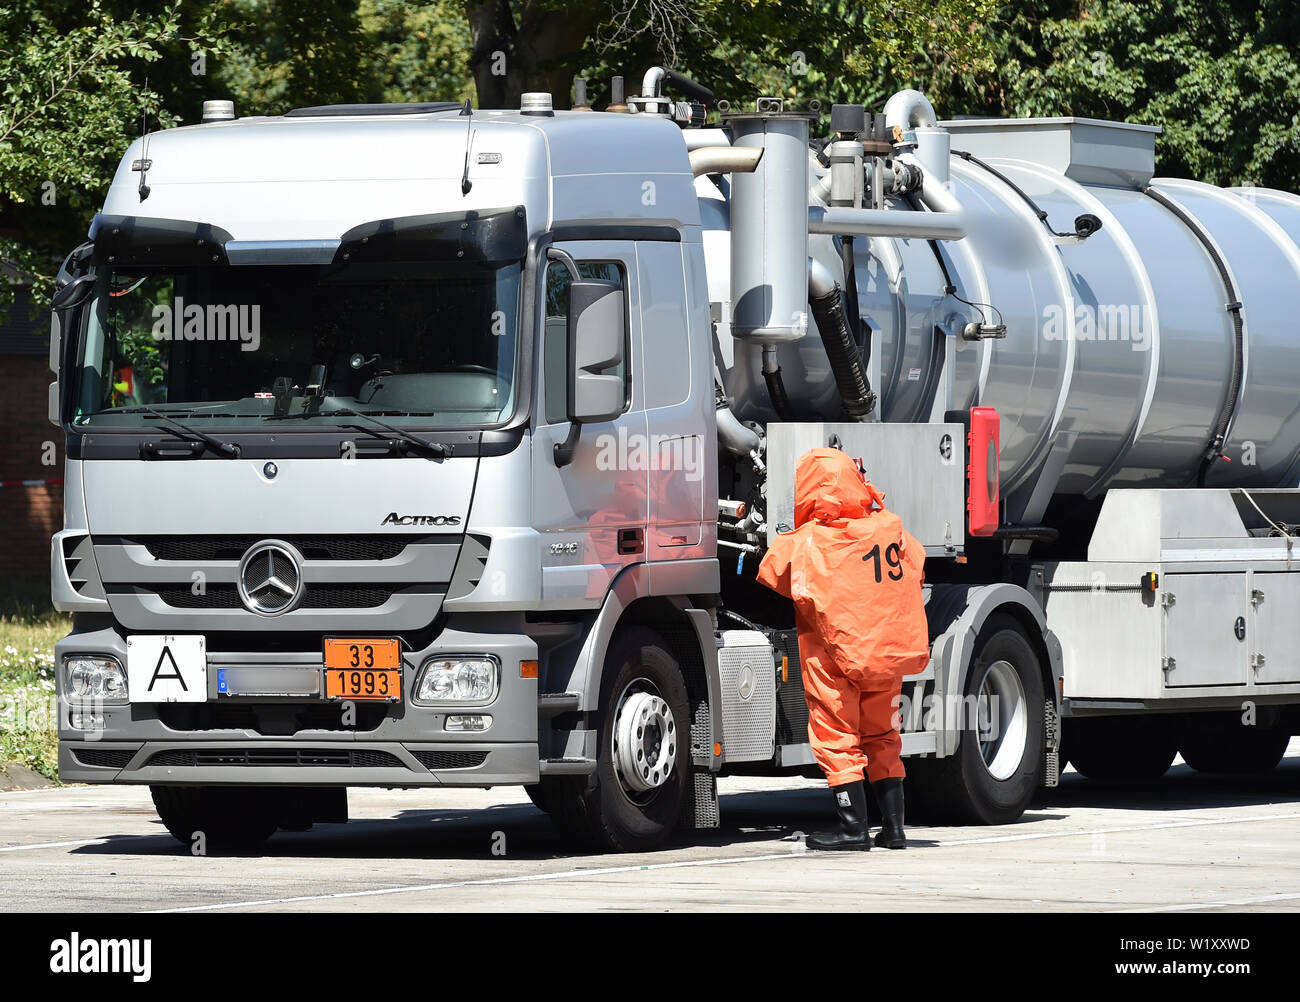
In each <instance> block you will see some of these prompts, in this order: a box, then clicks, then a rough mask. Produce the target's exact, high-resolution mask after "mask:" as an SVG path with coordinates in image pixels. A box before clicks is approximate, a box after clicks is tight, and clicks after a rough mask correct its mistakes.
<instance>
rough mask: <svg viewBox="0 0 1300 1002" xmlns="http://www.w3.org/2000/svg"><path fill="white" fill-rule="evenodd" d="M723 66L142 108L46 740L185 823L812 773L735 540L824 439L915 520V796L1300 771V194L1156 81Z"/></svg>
mask: <svg viewBox="0 0 1300 1002" xmlns="http://www.w3.org/2000/svg"><path fill="white" fill-rule="evenodd" d="M577 103H578V104H585V101H579V102H577ZM713 103H714V102H713V100H712V95H711V94H710V93H709V92H708V91H707V90H706V89H705V88H703V87H701V86H699V85H698V84H695V83H693V82H691V81H689V80H686V79H685V78H682V77H680V76H678V75H676V74H674V73H671V72H669V71H665V70H662V69H660V68H654V69H652V70H650V71H649V72H648V73H647V74H646V75H645V79H644V81H643V83H642V85H641V93H640V94H639V95H637V96H635V97H631V98H629V100H628V102H627V105H628V113H617V114H614V113H597V112H591V111H583V110H576V111H556V110H553V108H552V101H551V97H550V96H549V95H546V94H526V95H525V96H524V99H523V102H522V106H521V107H520V109H519V110H518V111H487V110H473V111H471V110H470V109H469V108H468V107H465V108H462V107H459V106H456V105H444V104H416V105H381V106H370V105H351V106H330V107H318V108H303V109H299V110H297V111H293V112H290V113H288V114H286V115H284V116H282V117H274V118H265V117H256V118H244V119H237V118H236V117H235V114H234V110H233V108H232V107H231V106H230V104H229V102H209V104H208V105H207V106H205V114H204V121H203V123H202V124H200V125H197V126H193V127H189V128H178V129H172V130H167V131H164V132H160V133H157V134H153V135H149V136H146V137H144V138H143V139H142V140H141V141H140V142H137V143H135V144H134V145H133V146H132V147H131V148H130V149H129V150H128V151H127V153H126V156H125V157H124V159H123V160H122V164H121V166H120V168H119V170H118V172H117V175H116V177H115V179H114V181H113V184H112V187H111V189H110V191H109V193H108V196H107V198H106V200H105V203H104V206H103V210H102V212H101V213H100V214H98V215H97V216H96V217H95V219H94V222H93V224H92V226H91V229H90V234H89V236H90V239H89V241H88V242H87V243H85V244H83V245H82V246H81V247H79V248H77V249H76V250H75V251H73V252H72V253H71V254H70V255H69V257H68V259H67V261H66V263H65V265H64V267H63V269H62V272H61V274H60V278H59V283H60V290H59V292H58V293H57V295H56V297H55V300H54V303H53V326H52V334H51V354H50V363H51V368H52V369H53V370H54V371H55V372H56V373H57V374H58V381H57V382H56V383H55V385H54V386H52V387H51V394H50V417H51V419H52V420H53V421H54V422H55V423H56V424H58V425H59V426H60V427H61V428H62V429H63V431H64V432H65V434H66V437H67V469H66V485H67V486H66V502H65V503H66V513H65V528H64V530H63V531H62V532H59V533H58V534H57V535H56V536H55V538H54V541H53V552H52V575H53V598H54V603H55V605H56V606H57V607H58V608H60V609H63V610H66V611H68V612H70V613H72V614H73V617H74V624H75V625H74V629H73V632H72V633H71V634H70V635H69V636H68V637H67V638H65V639H64V640H62V641H61V642H60V643H59V644H58V649H57V659H58V666H59V672H58V699H59V705H60V734H59V737H60V752H59V759H60V770H61V775H62V778H63V779H65V780H68V781H76V782H87V783H136V784H147V785H149V786H150V787H151V789H152V791H153V796H154V801H155V803H156V805H157V807H158V810H159V813H160V815H161V817H162V819H163V821H164V822H165V824H166V825H167V827H168V828H169V830H170V831H171V832H172V833H173V834H174V835H176V836H177V837H178V838H180V839H182V840H184V841H189V840H190V838H191V836H192V833H194V832H196V831H203V832H204V833H205V834H206V835H207V836H208V837H209V838H214V839H215V838H221V839H227V840H232V841H235V840H239V841H244V842H248V841H258V840H261V839H263V838H265V837H267V836H268V835H270V834H271V833H273V832H274V831H275V830H277V829H278V828H298V829H301V828H304V827H306V826H309V825H311V824H312V823H314V822H328V821H342V820H346V817H347V802H346V789H347V788H348V787H365V786H372V787H374V786H378V787H397V788H414V787H444V786H479V787H488V786H495V785H502V784H505V785H522V786H524V787H525V789H526V790H527V791H528V793H529V795H530V796H531V798H532V799H533V801H534V802H535V803H536V804H537V805H538V806H539V807H540V808H541V809H542V810H544V811H546V812H547V813H549V814H550V815H551V816H552V817H553V818H554V820H555V821H556V823H557V824H558V825H560V826H561V827H562V828H563V829H564V830H566V831H568V832H570V833H572V834H573V835H574V836H575V837H577V838H581V839H584V840H587V841H591V842H594V843H595V844H597V845H598V846H600V847H603V848H606V849H612V850H641V849H647V848H651V847H653V846H655V845H658V844H659V843H661V842H662V841H663V840H664V839H665V838H666V837H667V836H669V834H670V833H671V832H673V830H674V829H684V830H691V829H703V828H710V827H713V826H716V825H717V824H718V801H717V792H716V790H717V787H716V780H717V777H718V776H719V775H726V774H735V773H742V772H743V773H766V774H796V773H801V772H809V771H810V770H812V771H814V772H815V769H814V766H813V759H812V756H811V754H810V750H809V745H808V741H807V727H806V723H807V708H806V705H805V703H804V696H803V688H802V684H801V678H800V661H799V650H798V644H797V641H796V635H795V631H794V623H793V615H792V610H791V609H790V608H789V606H788V605H786V604H785V603H784V602H783V600H780V599H778V598H777V597H776V596H775V595H773V594H772V593H770V592H767V591H766V590H765V589H762V588H760V587H758V586H757V585H756V584H755V581H754V571H755V568H756V567H757V564H758V561H759V559H760V557H761V555H762V553H763V552H764V550H765V547H766V545H767V542H768V540H769V539H770V538H771V537H772V535H773V534H774V533H777V532H780V531H782V530H783V529H784V528H788V527H789V526H790V525H791V524H792V519H793V514H792V512H793V497H792V494H793V470H794V464H795V462H796V459H797V458H798V456H799V455H800V454H801V453H802V452H804V451H805V450H807V449H808V448H812V447H815V446H825V445H832V446H837V447H839V448H842V449H844V450H845V451H846V452H847V453H848V454H850V455H851V456H854V457H861V459H862V463H863V465H864V467H865V469H866V470H867V472H868V475H869V477H870V478H871V480H872V481H873V482H874V483H875V484H876V485H878V486H879V487H880V488H881V489H883V490H884V491H885V492H886V494H887V498H888V503H889V505H890V507H891V508H892V509H893V510H895V511H897V512H898V513H899V514H900V515H901V516H902V518H903V520H904V522H905V524H906V525H907V526H908V528H909V529H910V531H911V532H912V534H913V535H915V536H916V537H917V538H918V539H919V540H920V541H921V542H922V543H923V544H924V546H925V548H926V554H927V563H926V599H927V610H928V618H929V624H930V632H931V635H932V638H933V657H932V660H931V663H930V665H929V667H928V668H927V670H926V671H925V672H924V674H923V675H921V676H918V677H916V678H915V679H909V680H908V683H907V685H906V687H905V689H904V692H903V700H902V702H901V705H900V706H899V714H900V720H901V724H902V729H903V732H904V733H903V747H904V752H905V754H906V755H907V756H908V760H907V769H908V774H909V780H908V782H909V798H910V802H915V801H923V802H924V803H925V804H926V805H928V806H929V808H930V809H931V811H932V812H933V816H936V817H937V816H940V815H946V816H949V817H954V818H958V819H963V820H965V821H968V822H974V823H1007V822H1010V821H1013V820H1015V819H1016V818H1018V817H1019V816H1020V815H1021V814H1022V812H1023V811H1024V810H1025V808H1026V806H1027V804H1028V803H1029V802H1030V799H1031V798H1032V797H1033V796H1034V794H1035V791H1036V790H1037V789H1038V788H1040V787H1043V786H1052V785H1054V784H1056V782H1057V779H1058V775H1059V772H1060V769H1061V768H1062V765H1063V763H1064V761H1065V760H1066V759H1067V758H1068V760H1069V761H1070V762H1072V763H1073V764H1074V765H1075V767H1076V768H1077V769H1078V770H1079V771H1080V772H1081V773H1083V774H1084V775H1086V776H1089V777H1097V778H1107V779H1121V778H1130V779H1132V778H1137V779H1152V778H1154V777H1157V776H1159V775H1160V774H1161V773H1163V772H1164V771H1165V770H1166V769H1167V768H1168V767H1169V765H1170V763H1171V762H1172V760H1173V758H1174V756H1175V754H1176V753H1179V752H1181V754H1182V755H1183V757H1184V759H1185V760H1186V761H1187V762H1188V763H1189V764H1190V765H1192V766H1193V767H1195V768H1197V769H1207V770H1223V771H1229V772H1241V771H1256V770H1264V769H1269V768H1272V767H1273V766H1274V765H1275V764H1276V763H1277V762H1278V760H1279V759H1280V758H1281V756H1282V755H1283V752H1284V750H1285V748H1286V745H1287V741H1288V739H1289V737H1290V735H1291V734H1293V733H1297V732H1300V716H1298V715H1297V712H1296V711H1297V705H1300V615H1298V614H1297V613H1298V612H1300V573H1298V571H1300V566H1298V565H1297V558H1298V557H1300V554H1296V553H1295V552H1294V550H1293V539H1294V537H1295V533H1296V531H1297V526H1298V525H1300V491H1297V489H1296V485H1297V483H1298V482H1300V390H1298V387H1300V341H1298V340H1297V335H1296V332H1295V330H1294V329H1293V328H1294V323H1295V318H1296V317H1297V316H1298V315H1300V198H1297V197H1296V196H1295V195H1292V194H1288V193H1284V192H1278V191H1271V190H1263V189H1257V188H1237V189H1231V190H1224V189H1220V188H1216V187H1211V186H1208V185H1205V184H1200V183H1197V182H1195V181H1190V180H1178V179H1162V178H1155V177H1153V171H1154V167H1155V158H1154V141H1155V136H1156V132H1157V130H1156V129H1154V128H1151V127H1147V126H1142V125H1132V124H1125V123H1118V122H1106V121H1097V120H1092V119H1083V118H1044V119H1027V120H989V119H966V120H963V119H959V120H955V121H946V122H940V121H938V120H937V119H936V116H935V113H934V110H933V108H932V107H931V106H930V104H929V102H928V101H927V100H926V99H925V98H924V97H923V96H922V95H921V94H919V93H917V92H914V91H905V92H903V93H900V94H898V95H896V96H895V97H894V98H893V99H891V100H890V101H889V102H888V103H887V104H886V106H885V107H884V108H883V110H881V111H880V112H870V111H864V109H863V108H861V107H858V106H850V105H837V106H835V107H834V108H833V109H831V112H830V115H829V127H828V124H827V116H826V115H824V114H823V113H821V111H820V110H819V109H817V108H815V107H812V108H810V109H807V110H792V109H787V108H786V107H785V106H784V104H783V102H782V101H781V100H780V99H777V98H764V99H760V100H759V101H758V102H757V103H756V105H755V106H754V107H753V108H752V109H750V108H747V109H736V110H734V111H733V110H732V109H730V108H724V109H722V112H723V113H722V114H721V122H720V124H719V125H717V126H712V127H706V126H705V124H704V121H705V116H704V111H705V108H706V107H707V106H708V105H712V104H713ZM719 104H721V103H719Z"/></svg>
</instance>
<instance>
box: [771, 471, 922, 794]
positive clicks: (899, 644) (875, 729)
mask: <svg viewBox="0 0 1300 1002" xmlns="http://www.w3.org/2000/svg"><path fill="white" fill-rule="evenodd" d="M883 500H884V495H883V494H881V493H880V492H879V491H877V490H876V489H875V487H873V486H872V485H871V483H870V482H868V481H866V480H864V479H863V477H862V474H861V473H859V472H858V466H857V464H856V463H855V462H854V461H853V460H852V459H850V458H849V457H848V456H846V455H845V454H844V453H843V452H840V451H839V450H838V449H813V450H812V451H810V452H807V453H805V454H804V455H803V456H801V457H800V458H799V463H798V466H797V467H796V469H795V508H794V520H795V529H794V531H793V532H786V533H781V534H780V535H778V536H777V537H776V538H775V539H774V540H773V542H772V546H771V548H770V549H769V550H768V551H767V554H766V555H765V556H764V557H763V562H762V564H761V565H760V566H759V568H758V580H759V581H760V582H762V583H763V584H765V585H767V587H769V588H771V589H773V590H775V591H777V592H780V593H781V594H782V595H784V596H786V597H787V598H790V599H792V600H793V601H794V611H795V625H796V626H797V627H798V630H799V657H800V662H801V664H802V668H803V684H804V694H805V696H806V697H807V700H808V741H809V743H810V744H811V745H812V750H813V755H814V756H815V757H816V759H817V764H818V765H819V766H820V767H821V769H822V771H823V772H824V773H826V779H827V781H828V782H829V783H830V785H831V786H842V785H844V784H845V783H856V782H857V781H858V780H860V779H862V778H863V776H864V770H865V778H867V779H868V780H869V781H870V782H873V783H874V782H877V781H878V780H881V779H888V778H891V777H898V778H901V777H902V776H903V774H904V770H903V762H902V758H901V753H902V744H903V742H902V738H901V737H900V736H899V733H898V725H897V721H896V719H895V715H896V713H897V712H898V706H899V696H900V694H901V692H902V686H903V676H904V675H915V674H917V673H918V672H921V671H924V670H925V666H926V664H927V663H928V662H929V660H930V637H929V630H928V627H927V625H926V619H925V602H924V599H923V598H922V595H921V584H922V581H923V578H924V568H925V548H924V547H922V546H921V544H920V543H919V542H917V540H916V539H915V538H913V537H912V536H911V535H910V534H909V533H908V532H907V531H906V530H905V529H904V528H903V524H902V522H901V521H900V520H899V518H898V516H897V515H894V514H893V513H892V512H889V511H886V510H885V508H884V506H883V504H882V502H883Z"/></svg>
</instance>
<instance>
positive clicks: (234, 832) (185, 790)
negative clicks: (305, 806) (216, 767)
mask: <svg viewBox="0 0 1300 1002" xmlns="http://www.w3.org/2000/svg"><path fill="white" fill-rule="evenodd" d="M149 792H150V794H152V795H153V803H154V807H155V808H157V810H158V816H159V817H160V818H161V819H162V823H163V825H164V826H165V827H166V828H167V830H168V831H169V832H171V834H172V837H173V838H175V839H176V840H177V841H178V842H180V843H181V844H183V845H186V846H191V845H193V844H194V843H193V840H194V835H195V834H196V833H198V832H202V833H203V836H204V839H205V840H206V842H207V844H208V846H210V847H212V848H218V849H255V848H257V847H258V846H260V845H262V843H264V842H265V841H266V840H267V839H268V838H270V837H271V836H272V835H274V834H275V831H276V829H277V828H278V827H279V823H280V813H279V809H278V806H277V803H276V793H275V790H274V789H273V788H270V787H228V786H151V787H149Z"/></svg>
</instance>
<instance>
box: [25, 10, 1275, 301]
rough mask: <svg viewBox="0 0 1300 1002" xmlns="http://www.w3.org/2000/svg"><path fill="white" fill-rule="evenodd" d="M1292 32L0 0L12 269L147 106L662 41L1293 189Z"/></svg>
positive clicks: (758, 69)
mask: <svg viewBox="0 0 1300 1002" xmlns="http://www.w3.org/2000/svg"><path fill="white" fill-rule="evenodd" d="M1297 38H1300V6H1297V5H1296V4H1295V2H1294V0H1152V2H1132V0H1020V2H1017V3H1015V4H1002V5H999V4H998V3H997V0H931V2H928V3H926V4H924V5H921V4H912V3H906V2H904V3H898V2H893V0H690V2H688V0H583V2H579V0H417V2H399V0H186V2H185V3H184V4H182V3H180V2H179V0H85V2H76V0H0V268H6V269H7V270H8V272H9V273H10V274H12V273H13V272H14V270H15V269H18V270H19V271H20V272H22V273H23V274H26V275H35V276H37V277H38V279H39V280H40V281H43V282H46V283H47V282H48V276H49V275H50V274H51V273H52V271H53V269H54V268H55V267H56V266H57V262H58V259H59V257H60V256H61V254H63V253H66V252H67V251H68V250H69V249H71V247H73V246H75V244H76V243H77V242H78V241H79V240H80V239H82V238H83V236H84V233H85V229H86V225H87V223H88V222H89V218H90V215H91V213H92V212H93V211H94V209H95V207H96V206H97V205H98V204H100V203H101V201H102V199H103V196H104V192H105V189H106V188H107V185H108V183H109V180H110V179H111V177H112V173H113V171H114V170H115V169H116V165H117V162H118V160H119V158H120V156H121V153H122V151H123V150H124V149H125V147H126V145H127V144H128V143H129V141H130V140H131V139H132V138H133V137H134V136H135V135H137V134H138V133H139V130H140V127H141V120H142V116H143V118H144V120H145V121H147V123H148V126H149V128H151V129H156V128H160V127H161V128H167V127H171V126H173V125H178V124H193V123H195V122H197V121H198V117H199V110H200V106H201V103H202V101H203V100H204V99H205V98H231V99H233V100H234V101H235V104H236V109H237V111H238V113H239V114H241V115H250V114H278V113H280V112H283V111H285V110H287V109H289V108H291V107H295V106H301V105H306V104H324V103H330V102H353V101H421V100H425V101H427V100H446V99H452V100H464V99H465V98H466V97H476V98H477V100H476V103H477V104H478V105H479V106H480V107H503V106H504V107H511V106H515V105H517V102H518V99H519V95H520V94H521V93H522V92H524V91H528V90H547V91H550V92H551V93H553V94H554V95H555V99H556V103H557V105H558V106H560V107H563V106H565V104H566V103H567V97H568V94H569V89H570V86H571V83H572V79H573V77H574V76H577V75H582V76H586V77H587V78H589V81H590V82H589V94H590V97H591V99H592V100H593V102H595V103H597V105H598V106H600V103H601V102H602V101H604V100H607V99H608V90H609V79H610V77H611V76H612V75H613V74H615V73H619V74H623V75H624V76H625V77H626V81H627V92H628V93H629V94H634V93H636V92H637V91H638V90H639V89H640V77H641V73H642V71H643V70H644V69H645V68H646V67H648V66H650V65H653V64H656V63H658V64H663V65H667V66H669V67H671V68H673V69H676V70H679V71H680V72H683V73H685V74H686V75H688V76H691V77H694V78H695V79H697V80H699V81H700V82H701V83H704V84H706V85H708V86H710V87H711V88H712V89H713V90H714V92H715V93H716V95H717V96H718V97H719V98H727V99H729V100H730V101H732V102H733V104H737V105H749V104H750V102H752V101H753V99H754V98H755V97H756V96H758V95H776V96H781V97H784V98H787V99H788V100H790V101H791V102H793V104H794V105H795V106H796V107H806V106H807V102H809V101H811V100H812V99H814V98H815V99H818V100H820V101H821V102H822V105H823V107H824V108H828V107H829V105H830V104H832V103H834V102H836V101H847V102H853V103H860V104H864V105H866V106H867V107H869V108H872V109H876V110H878V109H879V108H880V107H881V106H882V105H883V103H884V101H885V100H886V99H887V98H888V97H889V95H890V94H891V93H893V92H894V91H896V90H898V89H900V88H902V87H908V86H913V87H918V88H919V89H922V90H924V91H925V92H926V93H927V94H928V95H929V96H930V97H931V99H932V100H933V102H934V104H935V106H936V108H937V109H938V110H939V113H940V114H941V115H960V114H981V115H1015V116H1025V115H1062V114H1070V115H1080V116H1089V117H1098V118H1116V119H1122V120H1128V121H1137V122H1147V123H1151V124H1155V125H1160V126H1163V128H1164V133H1163V135H1162V136H1161V137H1160V139H1159V145H1158V156H1159V169H1160V171H1161V172H1162V173H1165V174H1173V175H1187V176H1192V177H1197V178H1201V179H1203V180H1207V181H1211V182H1214V183H1219V184H1233V183H1241V182H1250V183H1254V184H1260V185H1268V186H1272V187H1279V188H1285V189H1290V190H1297V189H1300V54H1298V52H1300V46H1298V45H1297V41H1296V40H1297ZM146 78H147V80H148V86H147V87H146V86H145V80H146ZM8 292H9V287H8V283H7V282H2V281H0V308H3V305H4V303H5V302H6V301H7V296H8ZM47 293H48V284H43V285H40V287H39V288H38V290H37V296H36V299H37V301H38V302H39V301H40V300H41V297H42V295H44V294H47Z"/></svg>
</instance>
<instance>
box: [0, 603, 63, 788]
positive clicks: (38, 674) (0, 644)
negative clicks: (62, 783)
mask: <svg viewBox="0 0 1300 1002" xmlns="http://www.w3.org/2000/svg"><path fill="white" fill-rule="evenodd" d="M71 628H72V620H71V619H70V618H69V617H68V616H65V615H64V614H63V613H61V612H57V611H55V609H54V608H53V607H51V605H50V600H49V597H48V595H46V594H43V593H42V592H40V591H37V590H36V589H34V588H9V589H7V590H3V591H0V765H4V764H5V763H7V762H18V763H21V764H22V765H25V766H27V767H28V768H29V769H34V770H35V771H37V772H39V773H40V774H41V775H42V776H46V777H47V778H49V779H54V780H57V779H58V775H59V757H58V746H59V742H58V714H57V713H56V711H55V706H54V643H55V641H57V640H59V639H60V638H61V637H63V636H64V635H65V634H67V632H68V631H69V630H70V629H71Z"/></svg>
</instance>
